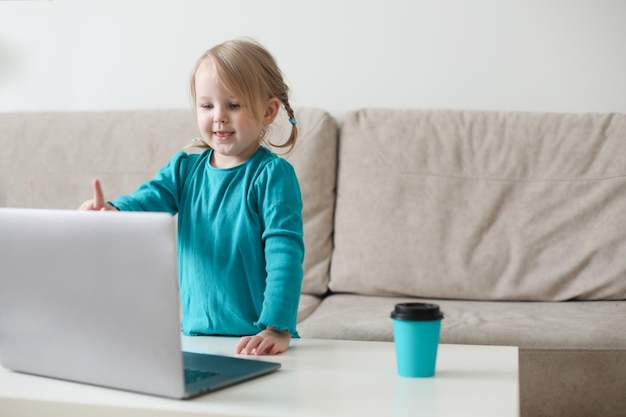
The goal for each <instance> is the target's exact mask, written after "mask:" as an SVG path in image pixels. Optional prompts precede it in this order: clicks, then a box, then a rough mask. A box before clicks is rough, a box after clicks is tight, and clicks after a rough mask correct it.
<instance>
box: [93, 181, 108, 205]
mask: <svg viewBox="0 0 626 417" xmlns="http://www.w3.org/2000/svg"><path fill="white" fill-rule="evenodd" d="M93 205H94V208H96V209H99V208H102V207H104V205H105V201H104V194H103V193H102V186H101V185H100V180H99V179H95V180H93Z"/></svg>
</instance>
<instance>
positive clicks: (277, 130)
mask: <svg viewBox="0 0 626 417" xmlns="http://www.w3.org/2000/svg"><path fill="white" fill-rule="evenodd" d="M295 113H296V119H297V120H298V124H297V126H298V140H297V142H296V146H295V147H294V149H293V151H292V152H290V153H288V154H286V155H283V157H284V158H285V159H287V160H288V161H289V162H290V163H291V164H292V165H293V167H294V169H295V171H296V175H297V176H298V179H299V180H300V189H301V191H302V202H303V213H302V217H303V220H304V247H305V250H304V252H305V254H304V264H303V267H304V281H303V282H302V292H303V293H304V294H311V295H318V296H321V295H324V294H326V292H327V291H328V282H329V280H330V259H331V256H332V249H333V224H334V214H335V185H336V182H337V138H338V135H339V127H338V125H337V121H336V120H335V119H334V118H333V117H332V116H330V115H329V114H328V113H327V112H326V111H323V110H321V109H315V108H310V107H307V108H300V109H296V111H295ZM290 130H291V125H290V124H289V123H288V122H287V117H282V118H281V119H280V122H278V123H275V124H274V125H273V126H272V130H271V136H270V141H271V142H272V143H276V144H279V143H280V142H281V141H284V140H285V139H286V138H287V137H288V136H289V131H290ZM272 149H273V150H274V151H275V152H276V153H277V154H279V155H281V154H284V153H285V151H284V149H283V150H281V149H278V148H272Z"/></svg>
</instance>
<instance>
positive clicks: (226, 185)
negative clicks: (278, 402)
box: [111, 147, 304, 336]
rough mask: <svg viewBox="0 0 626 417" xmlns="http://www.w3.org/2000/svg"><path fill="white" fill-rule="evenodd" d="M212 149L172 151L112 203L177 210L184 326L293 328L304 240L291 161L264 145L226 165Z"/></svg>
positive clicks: (242, 330)
mask: <svg viewBox="0 0 626 417" xmlns="http://www.w3.org/2000/svg"><path fill="white" fill-rule="evenodd" d="M212 152H213V151H212V150H207V151H205V152H203V153H201V154H187V153H184V152H180V153H177V154H176V155H174V157H173V158H172V159H171V160H170V161H169V163H168V164H167V165H165V166H164V167H163V168H161V169H160V170H159V171H158V172H157V174H156V176H155V178H154V179H152V180H148V181H146V182H144V183H143V184H142V185H141V186H140V187H139V188H138V189H137V190H136V191H135V192H133V193H132V194H129V195H122V196H120V197H118V198H117V199H116V200H114V201H112V202H111V204H112V205H114V206H115V207H117V208H118V209H119V210H129V211H161V212H168V213H171V214H176V213H177V214H178V262H179V265H178V269H179V273H178V275H179V278H178V279H179V288H180V298H181V305H182V324H181V325H182V331H183V333H184V334H186V335H201V334H214V335H233V336H241V335H250V334H256V333H258V332H259V330H261V329H264V328H266V327H275V328H277V329H279V330H287V331H289V332H290V333H291V334H292V335H294V336H297V333H296V317H297V313H298V303H299V299H300V290H301V286H302V276H303V271H302V262H303V258H304V243H303V231H302V196H301V193H300V187H299V184H298V180H297V178H296V175H295V172H294V170H293V167H292V166H291V165H290V164H289V163H288V162H287V161H286V160H284V159H282V158H280V157H278V156H277V155H275V154H273V153H271V152H270V151H269V150H268V149H267V148H264V147H260V148H259V150H258V151H257V152H256V153H255V154H254V155H253V156H252V157H251V158H250V159H249V160H248V161H246V162H245V163H243V164H241V165H238V166H236V167H233V168H226V169H217V168H214V167H212V166H211V164H210V163H209V161H210V160H211V153H212Z"/></svg>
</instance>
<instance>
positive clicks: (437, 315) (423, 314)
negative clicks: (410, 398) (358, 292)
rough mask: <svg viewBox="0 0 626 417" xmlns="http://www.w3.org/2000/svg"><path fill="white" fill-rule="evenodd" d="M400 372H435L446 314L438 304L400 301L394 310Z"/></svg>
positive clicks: (408, 374) (424, 374) (413, 374)
mask: <svg viewBox="0 0 626 417" xmlns="http://www.w3.org/2000/svg"><path fill="white" fill-rule="evenodd" d="M391 318H392V319H393V320H392V321H393V340H394V343H395V348H396V362H397V365H398V375H400V376H404V377H429V376H433V375H435V365H436V363H437V349H438V347H439V334H440V332H441V320H442V319H443V313H442V312H441V311H440V310H439V306H438V305H437V304H429V303H401V304H396V306H395V308H394V310H393V312H392V313H391Z"/></svg>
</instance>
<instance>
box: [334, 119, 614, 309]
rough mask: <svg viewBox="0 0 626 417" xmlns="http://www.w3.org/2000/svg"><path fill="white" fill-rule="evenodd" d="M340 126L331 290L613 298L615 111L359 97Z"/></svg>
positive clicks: (494, 297)
mask: <svg viewBox="0 0 626 417" xmlns="http://www.w3.org/2000/svg"><path fill="white" fill-rule="evenodd" d="M340 137H341V140H340V146H339V172H338V184H337V206H336V219H335V249H334V253H333V262H332V267H331V282H330V288H331V290H333V291H337V292H352V293H360V294H370V295H396V296H416V297H432V298H455V299H475V300H478V299H483V300H538V301H539V300H544V301H547V300H551V301H558V300H570V299H581V300H596V299H625V298H626V115H619V114H546V113H518V112H511V113H498V112H477V111H474V112H472V111H444V110H434V111H417V110H415V111H414V110H385V109H364V110H359V111H355V112H352V113H349V114H348V115H346V117H345V119H344V123H343V126H342V129H341V136H340Z"/></svg>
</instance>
